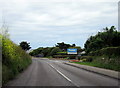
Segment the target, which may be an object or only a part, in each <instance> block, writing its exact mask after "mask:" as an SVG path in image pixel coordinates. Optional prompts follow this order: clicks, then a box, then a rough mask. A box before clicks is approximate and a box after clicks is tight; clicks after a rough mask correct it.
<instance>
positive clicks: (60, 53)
mask: <svg viewBox="0 0 120 88" xmlns="http://www.w3.org/2000/svg"><path fill="white" fill-rule="evenodd" d="M57 55H67V52H57Z"/></svg>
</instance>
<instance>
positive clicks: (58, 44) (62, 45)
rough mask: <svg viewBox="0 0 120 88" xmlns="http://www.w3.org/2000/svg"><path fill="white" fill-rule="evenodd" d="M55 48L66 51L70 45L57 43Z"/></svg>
mask: <svg viewBox="0 0 120 88" xmlns="http://www.w3.org/2000/svg"><path fill="white" fill-rule="evenodd" d="M56 47H59V48H60V49H61V50H63V51H66V50H67V48H69V47H71V45H70V44H65V43H64V42H62V43H57V45H56Z"/></svg>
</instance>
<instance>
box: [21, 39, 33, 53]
mask: <svg viewBox="0 0 120 88" xmlns="http://www.w3.org/2000/svg"><path fill="white" fill-rule="evenodd" d="M20 47H21V48H22V49H23V50H25V51H27V50H29V49H30V48H31V47H30V43H27V42H26V41H22V42H21V43H20Z"/></svg>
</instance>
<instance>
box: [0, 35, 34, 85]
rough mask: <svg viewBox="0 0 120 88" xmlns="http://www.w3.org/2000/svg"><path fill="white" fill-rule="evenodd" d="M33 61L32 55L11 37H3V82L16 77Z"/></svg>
mask: <svg viewBox="0 0 120 88" xmlns="http://www.w3.org/2000/svg"><path fill="white" fill-rule="evenodd" d="M31 62H32V60H31V57H30V56H29V55H28V54H27V53H26V52H25V51H24V50H23V49H22V48H21V47H20V46H18V45H16V44H14V43H13V42H12V41H11V40H10V39H8V38H5V37H2V66H3V68H2V77H3V79H2V83H3V84H5V83H6V82H7V81H8V80H9V79H12V78H14V76H16V75H17V74H18V73H19V72H21V71H23V70H24V69H25V68H26V67H27V66H28V65H29V64H30V63H31Z"/></svg>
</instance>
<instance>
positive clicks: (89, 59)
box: [80, 56, 93, 62]
mask: <svg viewBox="0 0 120 88" xmlns="http://www.w3.org/2000/svg"><path fill="white" fill-rule="evenodd" d="M80 60H84V62H92V61H93V57H92V56H81V57H80Z"/></svg>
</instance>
